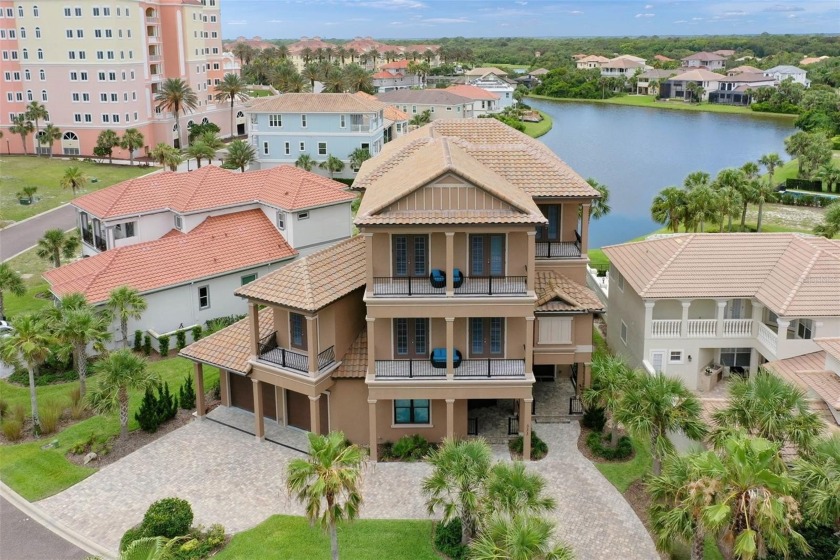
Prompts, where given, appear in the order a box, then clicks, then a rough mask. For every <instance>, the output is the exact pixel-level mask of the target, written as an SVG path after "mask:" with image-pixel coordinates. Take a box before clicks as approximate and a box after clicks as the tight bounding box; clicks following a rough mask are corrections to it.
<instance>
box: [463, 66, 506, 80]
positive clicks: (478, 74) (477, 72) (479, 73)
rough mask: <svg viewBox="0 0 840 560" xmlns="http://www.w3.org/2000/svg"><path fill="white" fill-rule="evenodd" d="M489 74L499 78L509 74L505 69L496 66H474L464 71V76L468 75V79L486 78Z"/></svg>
mask: <svg viewBox="0 0 840 560" xmlns="http://www.w3.org/2000/svg"><path fill="white" fill-rule="evenodd" d="M489 74H493V75H494V76H496V77H497V78H503V77H505V76H507V72H505V71H504V70H500V69H499V68H496V67H495V66H479V67H478V68H473V69H472V70H467V71H466V72H464V76H466V78H467V80H475V79H477V78H485V77H487V76H488V75H489Z"/></svg>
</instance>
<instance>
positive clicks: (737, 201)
mask: <svg viewBox="0 0 840 560" xmlns="http://www.w3.org/2000/svg"><path fill="white" fill-rule="evenodd" d="M716 194H717V196H716V197H715V199H716V201H717V210H718V212H717V213H718V217H719V218H720V227H719V228H718V231H719V232H721V233H723V222H724V220H728V225H727V231H728V232H730V233H732V216H733V214H735V213H737V212H738V210H740V209H741V201H742V197H741V195H740V194H739V193H738V191H737V190H736V188H735V187H719V188H718V189H717V193H716ZM744 204H746V203H744Z"/></svg>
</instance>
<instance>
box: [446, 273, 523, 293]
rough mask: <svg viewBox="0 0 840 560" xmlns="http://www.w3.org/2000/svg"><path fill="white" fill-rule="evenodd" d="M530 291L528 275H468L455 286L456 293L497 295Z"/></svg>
mask: <svg viewBox="0 0 840 560" xmlns="http://www.w3.org/2000/svg"><path fill="white" fill-rule="evenodd" d="M527 292H528V278H527V277H526V276H466V277H464V281H463V283H462V284H461V285H460V286H458V287H456V288H455V294H456V295H470V296H485V295H486V296H496V295H511V296H513V295H525V294H526V293H527Z"/></svg>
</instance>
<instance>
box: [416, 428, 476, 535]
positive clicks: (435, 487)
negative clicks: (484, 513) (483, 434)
mask: <svg viewBox="0 0 840 560" xmlns="http://www.w3.org/2000/svg"><path fill="white" fill-rule="evenodd" d="M428 462H429V464H430V465H431V466H432V469H433V471H432V474H430V475H429V476H427V477H426V478H424V479H423V493H424V494H426V496H428V498H427V500H426V508H427V510H428V512H429V515H434V514H435V510H437V509H441V510H442V518H443V519H442V521H443V522H444V523H449V522H450V521H452V520H453V519H455V518H460V519H461V544H462V545H466V544H467V543H468V542H469V541H470V540H471V539H472V538H473V537H475V534H476V529H477V526H478V518H479V512H480V509H481V498H482V493H483V488H484V483H485V480H486V479H487V476H488V474H489V472H490V448H489V447H488V446H487V444H486V443H485V442H484V440H482V439H477V440H465V441H456V440H453V439H448V438H447V439H445V440H444V442H443V443H442V444H441V446H440V447H438V448H437V449H435V450H434V451H432V452H431V453H430V454H429V457H428Z"/></svg>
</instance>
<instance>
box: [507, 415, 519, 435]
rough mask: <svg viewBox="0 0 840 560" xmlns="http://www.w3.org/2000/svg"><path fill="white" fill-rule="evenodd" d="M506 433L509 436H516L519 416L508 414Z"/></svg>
mask: <svg viewBox="0 0 840 560" xmlns="http://www.w3.org/2000/svg"><path fill="white" fill-rule="evenodd" d="M508 435H509V436H518V435H519V417H518V416H508Z"/></svg>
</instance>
